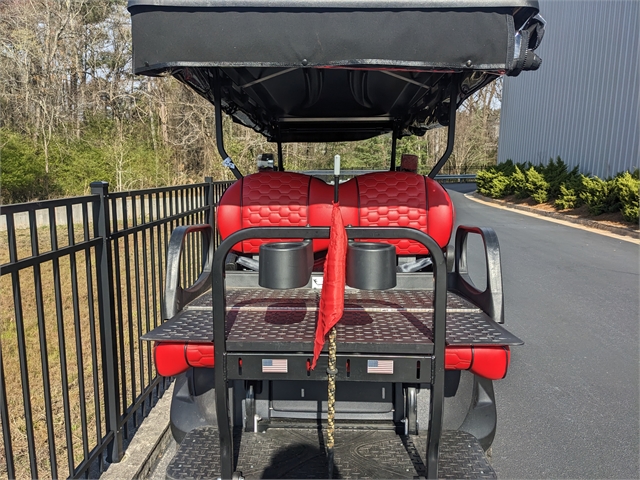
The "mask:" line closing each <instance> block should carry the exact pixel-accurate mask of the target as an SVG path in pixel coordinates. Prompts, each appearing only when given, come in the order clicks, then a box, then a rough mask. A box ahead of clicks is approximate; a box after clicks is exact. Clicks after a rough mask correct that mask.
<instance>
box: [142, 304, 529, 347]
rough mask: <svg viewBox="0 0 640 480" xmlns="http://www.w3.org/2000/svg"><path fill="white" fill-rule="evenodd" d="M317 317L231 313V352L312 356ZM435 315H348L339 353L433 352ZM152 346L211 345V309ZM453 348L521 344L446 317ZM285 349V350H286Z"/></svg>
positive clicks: (485, 320) (189, 314)
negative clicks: (178, 343) (164, 343)
mask: <svg viewBox="0 0 640 480" xmlns="http://www.w3.org/2000/svg"><path fill="white" fill-rule="evenodd" d="M316 319H317V312H314V311H311V312H309V311H306V310H302V309H301V310H281V309H272V310H268V309H267V310H232V311H230V312H229V313H228V314H227V350H228V351H230V352H231V351H238V352H247V351H263V352H268V351H287V350H283V349H285V348H286V349H288V351H292V352H300V351H311V350H312V348H313V340H314V338H315V327H316ZM432 323H433V322H432V313H428V312H421V313H413V312H407V311H393V312H384V311H383V312H379V311H375V312H368V311H362V310H360V311H357V310H347V311H345V313H344V316H343V318H342V320H341V321H340V322H339V323H338V325H337V329H338V348H339V349H340V351H341V352H354V353H397V352H398V351H401V352H403V353H407V354H422V353H426V354H428V353H432V347H433V334H432V329H431V326H432ZM142 339H143V340H150V341H185V342H194V343H198V342H200V343H202V342H211V341H212V340H213V318H212V313H211V310H210V309H207V310H193V309H187V310H184V311H182V312H180V313H179V314H178V315H176V316H175V317H174V318H173V319H171V320H169V321H167V322H165V323H164V324H162V325H160V326H159V327H157V328H155V329H154V330H152V331H151V332H149V333H147V334H145V335H144V336H143V337H142ZM447 344H449V345H459V346H465V345H520V344H522V341H521V340H520V339H519V338H517V337H515V336H514V335H512V334H511V333H509V332H508V331H507V330H505V329H504V328H503V327H502V326H500V325H498V324H497V323H495V322H493V321H492V320H491V319H490V318H489V317H488V316H487V315H486V314H484V313H478V312H474V311H471V312H447ZM285 345H286V346H285Z"/></svg>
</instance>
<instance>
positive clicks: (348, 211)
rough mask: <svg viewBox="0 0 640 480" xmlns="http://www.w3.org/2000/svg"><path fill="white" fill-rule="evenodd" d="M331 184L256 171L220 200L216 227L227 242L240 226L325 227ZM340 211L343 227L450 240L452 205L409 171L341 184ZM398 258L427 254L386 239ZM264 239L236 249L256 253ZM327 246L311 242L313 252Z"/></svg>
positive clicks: (406, 243)
mask: <svg viewBox="0 0 640 480" xmlns="http://www.w3.org/2000/svg"><path fill="white" fill-rule="evenodd" d="M332 200H333V186H332V185H328V184H326V183H325V182H323V181H321V180H319V179H317V178H313V177H310V176H307V175H303V174H299V173H292V172H260V173H256V174H253V175H248V176H246V177H244V178H243V179H241V180H238V181H237V182H236V183H234V184H233V185H232V186H231V187H229V189H227V191H226V192H225V194H224V195H223V196H222V198H221V199H220V203H219V207H218V228H219V231H220V235H221V236H222V238H226V237H227V236H229V235H230V234H232V233H233V232H236V231H238V230H240V229H241V228H249V227H259V226H305V225H311V226H314V227H319V226H328V225H330V221H331V202H332ZM340 207H341V211H342V216H343V221H344V224H345V225H352V226H372V227H394V226H395V227H409V228H415V229H418V230H420V231H422V232H424V233H427V234H429V235H430V236H431V237H432V238H433V239H434V240H435V241H436V242H437V243H438V245H440V246H441V247H443V248H444V247H445V246H446V245H447V244H448V243H449V239H450V238H451V232H452V230H453V225H454V210H453V204H452V203H451V199H450V198H449V195H448V194H447V192H446V191H445V190H444V188H442V186H440V184H438V183H437V182H435V181H434V180H432V179H430V178H428V177H423V176H421V175H417V174H414V173H409V172H375V173H370V174H366V175H361V176H358V177H355V178H352V179H351V180H349V181H347V182H345V183H342V184H341V185H340ZM384 242H386V243H391V244H393V245H395V246H396V252H397V254H398V255H420V254H427V253H428V251H427V249H426V248H425V247H424V246H422V245H421V244H419V243H417V242H414V241H411V240H408V239H399V240H384ZM262 243H264V240H261V239H255V240H249V241H245V242H242V244H238V245H235V247H234V250H235V251H237V252H239V253H258V251H259V248H260V245H261V244H262ZM326 248H327V241H326V240H316V241H314V250H315V251H320V250H323V249H326Z"/></svg>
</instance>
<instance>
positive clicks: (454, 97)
mask: <svg viewBox="0 0 640 480" xmlns="http://www.w3.org/2000/svg"><path fill="white" fill-rule="evenodd" d="M459 86H460V82H459V78H458V76H455V77H453V78H452V79H451V86H450V90H449V92H450V93H449V127H448V128H447V149H446V150H445V151H444V154H443V155H442V157H440V160H438V163H436V164H435V165H434V167H433V168H432V169H431V171H430V172H429V175H428V176H429V178H436V175H437V174H438V173H439V172H440V170H441V169H442V167H443V166H444V164H445V163H447V160H449V157H450V156H451V152H453V144H454V141H455V137H456V110H457V109H458V89H459Z"/></svg>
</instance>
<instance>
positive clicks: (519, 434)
mask: <svg viewBox="0 0 640 480" xmlns="http://www.w3.org/2000/svg"><path fill="white" fill-rule="evenodd" d="M465 189H466V190H467V191H468V190H470V189H473V187H468V186H452V187H451V188H449V191H450V193H451V197H452V199H453V201H454V204H455V206H456V211H457V223H458V224H464V225H477V226H491V227H493V228H494V229H495V230H496V233H497V235H498V238H499V241H500V246H501V256H502V273H503V282H504V295H505V324H506V326H507V328H508V329H509V330H510V331H512V332H513V333H514V334H515V335H517V336H518V337H520V338H522V339H523V340H524V341H525V345H524V346H522V347H515V348H513V349H512V363H511V368H510V371H509V374H508V375H507V378H506V379H504V380H501V381H498V382H495V389H496V397H497V404H498V431H497V435H496V439H495V442H494V444H493V461H492V463H493V466H494V468H495V470H496V471H497V473H498V477H499V478H639V476H640V474H639V465H638V459H639V455H640V447H639V437H640V424H639V422H640V420H639V419H640V409H639V395H640V394H639V392H640V387H639V374H640V372H639V364H640V355H639V338H638V331H639V323H640V322H639V318H640V316H639V315H640V312H639V296H640V294H639V292H640V247H639V245H638V242H637V240H635V241H634V240H632V239H630V240H628V241H627V240H622V239H619V238H613V237H611V236H607V235H605V234H603V233H600V232H596V231H587V230H584V229H579V228H574V227H570V226H565V225H559V224H557V223H553V222H550V221H548V220H546V219H539V218H533V217H531V216H526V215H522V214H520V213H517V212H515V211H511V210H505V209H501V208H495V207H492V206H487V205H483V204H480V203H477V202H474V201H472V200H471V199H468V198H466V197H465V196H464V195H463V193H462V192H460V190H462V191H464V190H465ZM455 190H458V191H455ZM474 237H477V236H474ZM469 248H470V253H469V255H470V259H469V261H470V270H471V274H472V278H474V280H475V281H476V282H477V283H478V284H483V283H484V277H483V274H482V272H483V271H484V270H483V269H484V262H483V260H482V247H481V243H480V241H479V239H477V238H473V239H471V240H470V241H469Z"/></svg>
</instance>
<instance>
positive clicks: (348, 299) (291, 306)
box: [187, 288, 481, 313]
mask: <svg viewBox="0 0 640 480" xmlns="http://www.w3.org/2000/svg"><path fill="white" fill-rule="evenodd" d="M319 301H320V291H319V290H316V289H310V288H306V289H293V290H286V291H282V290H268V289H264V288H236V289H229V290H228V291H227V310H230V311H231V310H266V309H280V310H301V309H302V310H307V311H309V312H312V311H317V310H318V303H319ZM211 306H212V297H211V291H209V292H206V293H204V294H202V295H201V296H200V297H198V298H197V299H195V300H194V301H193V302H191V303H190V304H189V306H188V307H187V308H188V309H194V310H203V309H210V308H211ZM344 308H345V310H359V311H362V310H364V311H367V312H369V311H371V312H380V311H403V312H433V291H432V290H388V291H366V290H349V289H347V290H346V291H345V295H344ZM447 310H448V311H449V312H461V313H462V312H478V313H480V312H481V310H480V309H479V308H478V307H476V306H475V305H474V304H472V303H471V302H469V301H467V300H465V299H464V298H462V297H460V296H458V295H456V294H454V293H451V292H447Z"/></svg>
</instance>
